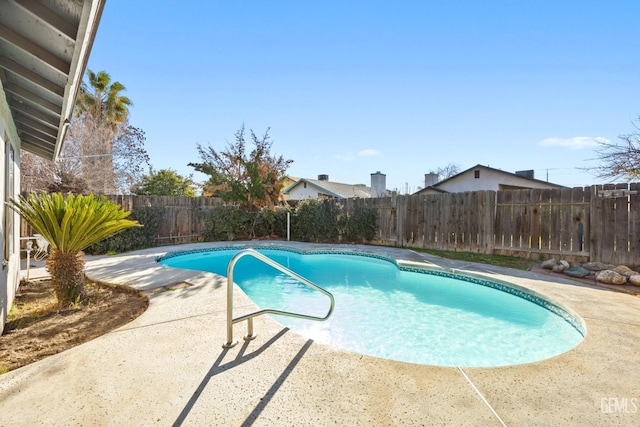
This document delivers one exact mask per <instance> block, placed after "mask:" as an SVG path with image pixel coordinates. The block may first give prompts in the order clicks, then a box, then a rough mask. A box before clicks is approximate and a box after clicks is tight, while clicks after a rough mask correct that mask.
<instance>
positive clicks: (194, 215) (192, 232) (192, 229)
mask: <svg viewBox="0 0 640 427" xmlns="http://www.w3.org/2000/svg"><path fill="white" fill-rule="evenodd" d="M107 198H108V199H109V200H111V201H113V202H114V203H117V204H119V205H122V207H123V208H124V209H126V210H129V211H132V210H135V209H137V208H151V207H153V208H162V209H163V210H164V215H163V216H162V220H161V222H160V225H159V227H158V234H157V236H156V243H157V244H158V245H170V244H174V243H189V242H197V241H199V240H200V239H201V237H202V236H201V234H202V233H201V232H202V228H203V226H204V220H203V218H202V215H199V214H200V213H204V212H206V211H209V210H212V209H215V208H217V207H220V206H222V205H223V202H222V200H221V199H218V198H213V197H182V196H107Z"/></svg>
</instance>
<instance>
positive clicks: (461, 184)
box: [438, 168, 557, 193]
mask: <svg viewBox="0 0 640 427" xmlns="http://www.w3.org/2000/svg"><path fill="white" fill-rule="evenodd" d="M476 170H478V171H480V177H479V178H475V171H476ZM504 186H509V187H521V188H557V187H556V186H554V185H551V184H546V183H544V182H539V181H533V180H530V179H527V178H521V177H519V176H514V175H505V174H503V173H500V172H499V171H495V170H491V169H483V168H477V169H471V170H469V171H468V172H465V173H463V174H462V175H460V176H458V177H456V178H455V179H452V180H451V181H447V182H443V183H441V184H439V185H438V188H440V189H442V190H445V191H448V192H450V193H458V192H464V191H480V190H494V191H498V190H503V189H504V188H503V187H504Z"/></svg>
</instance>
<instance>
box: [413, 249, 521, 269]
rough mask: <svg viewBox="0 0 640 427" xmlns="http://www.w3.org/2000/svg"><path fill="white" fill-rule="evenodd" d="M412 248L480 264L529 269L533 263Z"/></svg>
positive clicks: (516, 259)
mask: <svg viewBox="0 0 640 427" xmlns="http://www.w3.org/2000/svg"><path fill="white" fill-rule="evenodd" d="M411 249H412V250H414V251H416V252H425V253H428V254H430V255H435V256H439V257H442V258H447V259H454V260H458V261H467V262H477V263H480V264H489V265H497V266H500V267H508V268H514V269H516V270H529V269H530V268H531V265H532V264H533V262H532V261H531V260H528V259H523V258H518V257H513V256H508V255H488V254H478V253H472V252H453V251H440V250H436V249H416V248H411Z"/></svg>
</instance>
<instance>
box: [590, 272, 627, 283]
mask: <svg viewBox="0 0 640 427" xmlns="http://www.w3.org/2000/svg"><path fill="white" fill-rule="evenodd" d="M596 281H597V282H600V283H609V284H612V285H624V284H625V283H627V278H626V277H624V276H623V275H622V274H620V273H616V272H615V271H613V270H602V271H598V272H597V273H596Z"/></svg>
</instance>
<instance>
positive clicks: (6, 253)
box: [0, 83, 20, 332]
mask: <svg viewBox="0 0 640 427" xmlns="http://www.w3.org/2000/svg"><path fill="white" fill-rule="evenodd" d="M0 144H2V148H1V149H0V165H2V169H1V170H2V173H1V174H0V255H1V256H2V270H0V332H2V330H3V329H4V324H5V321H6V320H7V313H8V312H9V309H10V308H11V304H12V303H13V299H14V298H15V295H16V291H17V289H18V285H19V283H20V279H19V275H20V220H19V217H18V214H16V213H15V212H14V211H13V210H11V209H9V208H7V207H6V206H5V202H6V201H7V200H9V199H10V198H15V197H16V196H17V194H18V192H19V188H20V167H19V166H20V142H19V139H18V134H17V132H16V128H15V125H14V123H13V119H12V117H11V112H10V110H9V107H8V105H7V101H6V98H5V96H4V90H2V84H1V83H0ZM10 146H11V147H12V148H13V152H14V159H13V168H12V167H11V165H10V164H9V160H8V153H9V152H10V149H9V147H10ZM12 169H13V185H9V184H8V182H9V181H8V180H9V174H10V173H11V170H12ZM7 215H11V216H12V217H13V224H12V227H11V230H8V229H6V224H7V222H8V221H7ZM8 239H12V243H13V244H12V245H11V244H8V242H7V241H8Z"/></svg>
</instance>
